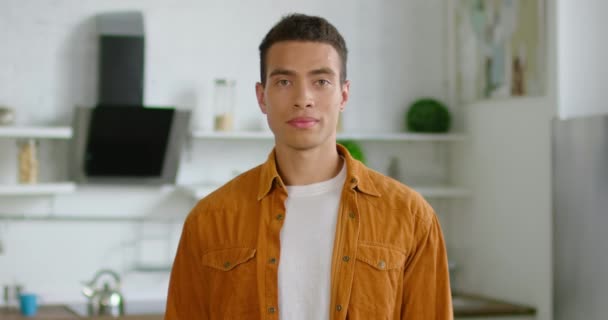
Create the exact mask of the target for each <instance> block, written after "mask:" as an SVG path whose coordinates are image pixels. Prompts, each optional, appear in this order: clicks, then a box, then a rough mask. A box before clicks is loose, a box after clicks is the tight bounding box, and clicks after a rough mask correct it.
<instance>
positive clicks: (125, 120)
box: [69, 11, 190, 184]
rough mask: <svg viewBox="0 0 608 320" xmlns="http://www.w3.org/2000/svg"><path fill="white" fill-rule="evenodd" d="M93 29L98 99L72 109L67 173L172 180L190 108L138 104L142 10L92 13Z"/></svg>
mask: <svg viewBox="0 0 608 320" xmlns="http://www.w3.org/2000/svg"><path fill="white" fill-rule="evenodd" d="M97 30H98V42H99V74H98V77H99V81H98V82H99V87H98V103H97V106H96V107H95V108H85V107H77V108H76V110H75V116H74V120H73V130H74V143H73V144H72V151H71V159H70V162H71V165H70V169H69V171H70V175H71V178H72V179H73V180H74V181H76V182H78V183H112V184H125V183H127V184H165V183H168V184H172V183H175V179H176V175H177V168H178V165H179V158H180V157H179V156H180V153H181V149H182V145H183V142H184V140H185V139H186V135H187V128H188V122H189V120H190V112H189V111H180V110H176V109H173V108H157V107H154V108H151V107H145V106H144V104H143V96H144V94H143V92H144V87H143V84H144V73H145V72H144V71H145V70H144V65H145V64H144V57H145V54H144V48H145V34H144V25H143V15H142V14H141V12H136V11H126V12H111V13H103V14H100V15H98V16H97Z"/></svg>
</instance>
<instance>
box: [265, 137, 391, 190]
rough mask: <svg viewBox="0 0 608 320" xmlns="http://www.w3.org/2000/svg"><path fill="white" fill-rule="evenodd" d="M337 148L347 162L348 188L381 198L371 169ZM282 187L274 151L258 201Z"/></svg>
mask: <svg viewBox="0 0 608 320" xmlns="http://www.w3.org/2000/svg"><path fill="white" fill-rule="evenodd" d="M336 148H337V149H338V153H339V154H340V155H341V156H342V157H343V158H344V160H345V161H346V182H345V183H346V184H347V185H348V187H349V188H351V189H354V190H357V191H359V192H363V193H365V194H368V195H371V196H374V197H380V194H379V193H378V189H377V188H376V186H375V184H374V181H373V180H372V179H371V177H370V176H369V174H370V169H368V168H367V167H366V166H365V165H364V164H363V163H361V162H360V161H358V160H356V159H354V158H353V157H352V156H351V155H350V153H349V152H348V150H347V149H346V148H345V147H344V146H342V145H339V144H337V145H336ZM281 186H283V181H282V180H281V177H280V176H279V172H278V171H277V162H276V150H275V149H273V150H272V152H270V154H269V155H268V159H267V160H266V162H265V163H264V164H262V168H261V173H260V182H259V186H258V198H257V199H258V201H259V200H262V199H263V198H264V197H265V196H266V195H268V193H270V191H271V190H272V188H273V187H281Z"/></svg>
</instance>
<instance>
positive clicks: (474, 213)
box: [450, 1, 557, 320]
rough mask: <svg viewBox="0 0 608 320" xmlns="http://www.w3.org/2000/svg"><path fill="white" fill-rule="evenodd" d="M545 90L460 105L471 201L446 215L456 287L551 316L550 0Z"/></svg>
mask: <svg viewBox="0 0 608 320" xmlns="http://www.w3.org/2000/svg"><path fill="white" fill-rule="evenodd" d="M546 3H547V9H546V10H547V40H548V43H547V61H546V63H547V92H546V95H544V96H541V97H529V98H514V99H505V100H494V101H482V102H478V103H475V104H473V105H467V106H463V107H464V110H463V111H464V118H465V121H464V122H465V127H466V128H467V131H468V132H469V133H470V136H471V140H470V141H467V142H466V143H464V144H463V145H462V147H461V148H458V149H456V153H457V156H456V159H455V161H454V167H453V169H452V170H453V172H454V174H455V175H454V176H455V181H456V182H457V183H462V184H465V185H469V186H471V188H472V189H473V194H474V196H473V199H472V201H471V202H470V203H461V204H460V206H461V210H462V211H461V212H460V213H459V215H458V216H452V217H450V228H451V233H450V235H451V237H450V243H451V245H452V247H453V248H452V253H453V254H454V257H455V260H456V261H455V262H456V263H458V264H459V266H460V268H461V269H460V270H459V271H458V272H457V273H456V277H455V278H456V279H455V285H456V286H457V289H459V290H462V291H465V292H475V293H478V294H482V295H487V296H491V297H496V298H499V299H503V300H506V301H511V302H515V303H520V304H524V305H530V306H533V307H535V308H536V310H537V316H536V317H534V319H538V320H550V319H552V253H551V250H552V243H551V237H552V218H551V217H552V211H551V206H552V204H551V121H552V119H553V117H555V116H556V114H557V92H556V57H555V51H556V50H555V48H556V36H557V33H556V19H555V18H556V13H555V9H556V8H555V3H554V2H552V1H547V2H546Z"/></svg>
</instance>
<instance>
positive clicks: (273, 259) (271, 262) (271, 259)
mask: <svg viewBox="0 0 608 320" xmlns="http://www.w3.org/2000/svg"><path fill="white" fill-rule="evenodd" d="M276 262H277V259H276V258H270V259H268V263H270V264H275V263H276Z"/></svg>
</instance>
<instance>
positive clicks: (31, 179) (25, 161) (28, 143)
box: [17, 139, 38, 184]
mask: <svg viewBox="0 0 608 320" xmlns="http://www.w3.org/2000/svg"><path fill="white" fill-rule="evenodd" d="M17 147H18V148H19V152H18V162H19V176H18V178H19V183H24V184H34V183H37V182H38V142H37V141H36V140H35V139H25V140H18V141H17Z"/></svg>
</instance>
